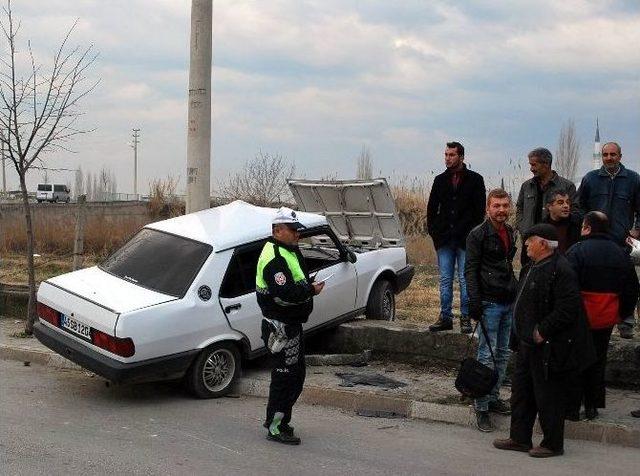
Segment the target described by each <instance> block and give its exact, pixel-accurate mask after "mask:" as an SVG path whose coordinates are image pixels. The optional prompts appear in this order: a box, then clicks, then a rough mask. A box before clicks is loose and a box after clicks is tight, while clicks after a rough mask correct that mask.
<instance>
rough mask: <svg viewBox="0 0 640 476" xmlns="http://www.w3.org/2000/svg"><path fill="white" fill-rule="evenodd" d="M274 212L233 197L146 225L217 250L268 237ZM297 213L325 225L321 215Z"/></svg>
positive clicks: (307, 223)
mask: <svg viewBox="0 0 640 476" xmlns="http://www.w3.org/2000/svg"><path fill="white" fill-rule="evenodd" d="M276 211H277V209H276V208H266V207H257V206H255V205H251V204H249V203H247V202H243V201H242V200H236V201H235V202H231V203H229V204H227V205H222V206H219V207H215V208H209V209H207V210H202V211H199V212H195V213H189V214H188V215H182V216H179V217H176V218H170V219H168V220H163V221H159V222H155V223H149V224H148V225H146V226H145V228H151V229H154V230H159V231H164V232H167V233H172V234H174V235H179V236H184V237H185V238H190V239H192V240H196V241H200V242H202V243H208V244H210V245H211V246H213V248H214V249H215V250H218V251H220V250H226V249H228V248H233V247H234V246H238V245H242V244H244V243H250V242H252V241H256V240H260V239H262V238H266V237H268V236H271V220H272V219H273V217H274V216H275V215H276ZM296 213H298V219H299V220H300V223H302V224H303V225H304V226H306V227H307V228H311V227H316V226H321V225H326V224H327V219H326V218H325V217H323V216H322V215H318V214H316V213H307V212H296Z"/></svg>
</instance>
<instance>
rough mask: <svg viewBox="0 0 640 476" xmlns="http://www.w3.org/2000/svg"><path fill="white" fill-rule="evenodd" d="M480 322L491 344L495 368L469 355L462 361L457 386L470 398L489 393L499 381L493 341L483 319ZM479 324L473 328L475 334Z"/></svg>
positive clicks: (485, 336) (471, 340) (488, 342)
mask: <svg viewBox="0 0 640 476" xmlns="http://www.w3.org/2000/svg"><path fill="white" fill-rule="evenodd" d="M478 324H480V328H481V329H482V333H483V334H484V338H485V340H486V341H487V345H488V346H489V352H491V360H493V368H491V367H489V366H487V365H485V364H483V363H481V362H479V361H478V360H477V359H474V358H472V357H467V358H466V359H464V360H463V361H462V363H461V364H460V370H459V371H458V376H457V377H456V383H455V386H456V389H458V391H459V392H460V393H461V394H462V395H464V396H465V397H470V398H480V397H484V396H485V395H488V394H489V393H490V392H491V390H492V389H493V387H495V385H496V383H497V382H498V372H497V371H496V370H495V368H496V358H495V357H494V355H493V349H492V348H491V341H489V336H488V335H487V330H486V329H485V327H484V323H483V322H482V319H480V321H479V323H478ZM478 324H476V327H475V329H474V330H473V333H474V334H475V332H476V330H477V329H478ZM472 335H473V334H472ZM469 342H470V343H471V342H473V337H471V338H470V341H469ZM469 347H470V346H469ZM469 347H467V354H469Z"/></svg>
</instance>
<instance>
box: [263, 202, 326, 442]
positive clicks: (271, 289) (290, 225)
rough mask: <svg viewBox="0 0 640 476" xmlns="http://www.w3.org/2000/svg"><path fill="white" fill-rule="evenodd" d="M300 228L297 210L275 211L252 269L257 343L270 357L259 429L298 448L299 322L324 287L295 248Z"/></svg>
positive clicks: (301, 365)
mask: <svg viewBox="0 0 640 476" xmlns="http://www.w3.org/2000/svg"><path fill="white" fill-rule="evenodd" d="M301 229H304V226H303V225H302V224H301V223H300V222H299V221H298V217H297V216H296V212H295V211H293V210H291V209H290V208H286V207H282V208H280V209H279V210H278V211H277V213H276V216H275V217H274V219H273V221H272V233H273V239H272V240H270V241H267V243H266V244H265V245H264V248H263V249H262V253H261V254H260V258H259V259H258V266H257V269H256V296H257V299H258V305H259V306H260V309H261V311H262V315H263V316H264V319H262V339H263V341H264V343H265V345H266V347H267V348H268V349H269V352H270V353H271V354H272V356H273V358H272V363H273V368H272V370H271V385H270V386H269V401H268V403H267V418H266V420H265V423H264V427H265V428H267V430H268V432H267V438H268V439H270V440H273V441H277V442H279V443H284V444H289V445H298V444H300V438H298V437H297V436H295V435H294V433H293V427H291V426H289V422H290V420H291V411H292V409H293V405H294V404H295V402H296V400H297V399H298V397H299V396H300V393H302V387H303V385H304V380H305V363H304V346H303V343H304V342H303V340H302V339H303V337H302V324H303V323H305V322H307V320H308V319H309V315H310V314H311V311H312V310H313V296H315V295H316V294H319V293H320V291H322V288H323V287H324V283H317V284H314V283H311V282H310V279H309V274H308V272H307V267H306V265H305V262H304V258H303V257H302V253H300V249H299V248H298V240H299V239H300V230H301Z"/></svg>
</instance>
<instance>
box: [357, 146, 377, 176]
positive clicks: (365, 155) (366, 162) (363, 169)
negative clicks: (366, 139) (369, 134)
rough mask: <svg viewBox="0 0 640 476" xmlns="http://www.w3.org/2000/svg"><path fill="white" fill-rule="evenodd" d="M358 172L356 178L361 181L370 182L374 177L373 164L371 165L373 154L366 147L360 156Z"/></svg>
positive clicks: (363, 147)
mask: <svg viewBox="0 0 640 476" xmlns="http://www.w3.org/2000/svg"><path fill="white" fill-rule="evenodd" d="M357 160H358V171H357V173H356V178H358V179H360V180H368V179H371V178H372V177H373V175H372V168H373V166H372V164H371V153H370V152H369V148H368V147H366V146H364V145H363V146H362V150H361V151H360V155H358V159H357Z"/></svg>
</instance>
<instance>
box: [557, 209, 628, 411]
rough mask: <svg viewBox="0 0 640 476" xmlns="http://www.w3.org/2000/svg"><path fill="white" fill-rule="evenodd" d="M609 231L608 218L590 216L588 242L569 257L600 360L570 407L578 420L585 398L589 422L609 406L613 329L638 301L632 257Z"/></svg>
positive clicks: (585, 375) (585, 376) (585, 234)
mask: <svg viewBox="0 0 640 476" xmlns="http://www.w3.org/2000/svg"><path fill="white" fill-rule="evenodd" d="M608 233H609V220H608V219H607V216H606V215H605V214H604V213H602V212H589V213H587V214H586V215H585V216H584V222H583V224H582V236H583V238H584V239H583V240H582V241H580V242H579V243H578V244H576V245H575V246H573V247H572V248H571V249H570V250H569V252H568V253H567V259H568V260H569V263H570V264H571V266H572V267H573V269H574V271H575V272H576V274H577V275H578V280H579V283H580V291H581V293H582V301H583V303H584V308H585V310H586V312H587V317H588V318H589V327H590V334H591V338H592V340H593V345H594V350H595V355H596V361H595V362H594V363H593V364H592V365H591V366H590V367H588V368H587V369H586V370H585V371H584V372H583V373H582V375H581V378H580V381H581V385H580V386H581V387H582V388H581V390H582V391H581V392H580V394H581V395H579V396H578V398H577V399H576V401H575V402H574V406H573V408H571V413H572V415H571V416H573V417H574V419H575V417H577V416H578V415H579V412H580V404H581V400H582V399H584V410H585V416H586V418H587V419H588V420H593V419H594V418H596V417H597V416H598V410H597V409H598V408H604V407H605V393H606V392H605V384H604V371H605V367H606V365H607V350H608V349H609V339H610V338H611V331H612V330H613V326H614V325H615V324H616V323H617V322H618V321H619V319H620V316H628V315H630V314H632V313H633V309H634V308H635V306H636V302H637V301H638V277H637V276H636V272H635V269H634V267H633V264H632V263H631V259H630V258H629V255H627V253H625V251H624V250H623V249H622V248H621V247H620V246H618V245H617V244H616V243H615V242H614V241H613V240H612V239H611V237H610V236H609V234H608Z"/></svg>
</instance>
